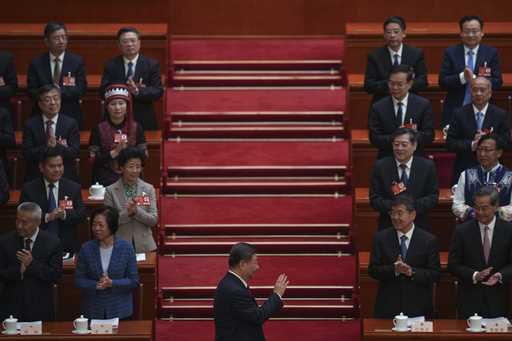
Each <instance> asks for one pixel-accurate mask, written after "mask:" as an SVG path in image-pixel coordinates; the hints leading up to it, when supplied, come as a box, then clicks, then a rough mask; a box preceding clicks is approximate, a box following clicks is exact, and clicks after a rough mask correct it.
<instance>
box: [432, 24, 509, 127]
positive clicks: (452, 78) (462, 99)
mask: <svg viewBox="0 0 512 341" xmlns="http://www.w3.org/2000/svg"><path fill="white" fill-rule="evenodd" d="M459 27H460V37H461V39H462V44H458V45H454V46H450V47H448V48H447V49H446V50H445V52H444V57H443V63H442V64H441V69H440V71H439V86H440V87H441V88H442V89H444V90H446V91H447V94H446V98H445V100H444V105H443V113H442V115H441V127H442V128H444V127H446V125H449V124H451V120H452V117H453V112H454V111H455V109H457V108H460V107H462V106H463V105H466V104H469V103H470V102H471V82H472V81H473V80H474V78H475V77H476V76H480V77H486V78H488V79H489V80H490V81H491V84H492V88H493V89H494V90H497V89H499V88H501V85H502V84H503V79H502V76H501V69H500V62H499V60H498V51H497V50H496V49H495V48H494V47H490V46H487V45H483V44H480V41H481V40H482V38H483V36H484V31H483V30H484V21H483V20H482V18H480V17H477V16H464V17H462V19H460V21H459Z"/></svg>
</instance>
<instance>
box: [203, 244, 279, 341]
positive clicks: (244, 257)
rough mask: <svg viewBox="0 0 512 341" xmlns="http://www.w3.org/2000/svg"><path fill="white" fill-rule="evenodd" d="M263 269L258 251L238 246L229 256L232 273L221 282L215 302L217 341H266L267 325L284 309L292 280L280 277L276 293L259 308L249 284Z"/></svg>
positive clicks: (275, 287)
mask: <svg viewBox="0 0 512 341" xmlns="http://www.w3.org/2000/svg"><path fill="white" fill-rule="evenodd" d="M258 269H259V265H258V259H257V255H256V248H255V247H254V246H252V245H250V244H247V243H238V244H236V245H234V246H233V247H232V248H231V252H230V254H229V271H228V273H227V274H226V275H225V276H224V278H223V279H222V280H221V281H220V282H219V285H218V286H217V290H216V291H215V301H214V303H213V309H214V316H215V340H216V341H264V340H265V336H264V335H263V323H264V322H265V321H266V320H267V319H268V318H269V317H270V316H271V315H272V314H274V313H276V312H277V311H278V310H279V309H281V307H282V306H283V301H282V298H283V295H284V292H285V290H286V287H287V286H288V278H287V277H286V275H284V274H281V275H279V277H278V278H277V281H276V283H275V286H274V292H273V294H272V295H271V296H270V297H269V298H268V299H267V301H265V303H263V304H262V305H261V307H258V304H257V303H256V300H255V299H254V297H253V296H252V294H251V291H250V290H249V286H248V284H247V282H248V281H249V280H250V279H251V278H252V277H253V275H254V273H255V272H256V271H257V270H258Z"/></svg>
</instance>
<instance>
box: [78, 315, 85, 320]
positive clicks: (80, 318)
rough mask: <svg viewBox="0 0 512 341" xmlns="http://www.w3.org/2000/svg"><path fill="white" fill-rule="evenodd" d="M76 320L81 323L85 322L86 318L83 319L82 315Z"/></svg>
mask: <svg viewBox="0 0 512 341" xmlns="http://www.w3.org/2000/svg"><path fill="white" fill-rule="evenodd" d="M77 320H79V321H83V320H87V318H85V317H84V315H80V317H79V318H77Z"/></svg>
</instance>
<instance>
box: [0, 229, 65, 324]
mask: <svg viewBox="0 0 512 341" xmlns="http://www.w3.org/2000/svg"><path fill="white" fill-rule="evenodd" d="M21 249H23V238H21V237H19V236H18V234H17V233H16V231H11V232H8V233H6V234H4V235H3V236H1V237H0V285H1V284H3V285H4V290H3V292H1V293H0V302H1V304H0V320H2V321H3V320H4V319H5V318H6V317H9V315H13V316H15V317H17V318H18V320H19V321H39V320H42V321H51V320H54V319H55V316H54V306H53V290H52V286H53V284H54V283H55V282H56V281H57V280H58V279H59V278H60V276H61V274H62V249H61V245H60V242H59V240H58V238H56V237H54V236H52V235H50V234H48V233H46V232H45V231H43V230H39V233H38V235H37V238H36V241H35V242H34V243H33V245H32V257H33V260H32V263H31V264H30V265H29V266H28V267H27V269H26V270H25V273H24V274H23V278H22V277H21V273H20V262H19V261H18V259H17V258H16V252H17V251H19V250H21Z"/></svg>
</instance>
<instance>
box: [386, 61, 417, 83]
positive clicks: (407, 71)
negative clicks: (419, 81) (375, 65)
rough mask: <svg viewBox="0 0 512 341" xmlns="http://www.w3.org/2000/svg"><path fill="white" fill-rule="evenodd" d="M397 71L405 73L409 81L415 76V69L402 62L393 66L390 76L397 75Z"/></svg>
mask: <svg viewBox="0 0 512 341" xmlns="http://www.w3.org/2000/svg"><path fill="white" fill-rule="evenodd" d="M397 73H405V74H406V75H407V81H408V82H410V81H412V80H413V78H414V71H413V70H412V67H410V66H409V65H405V64H400V65H396V66H393V67H392V68H391V72H390V73H389V78H391V76H392V75H395V74H397Z"/></svg>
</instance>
